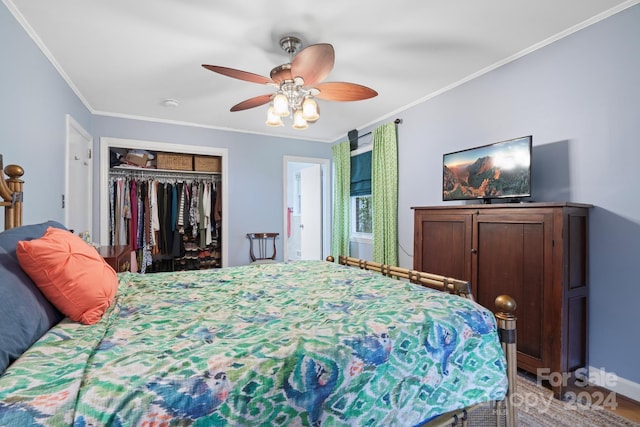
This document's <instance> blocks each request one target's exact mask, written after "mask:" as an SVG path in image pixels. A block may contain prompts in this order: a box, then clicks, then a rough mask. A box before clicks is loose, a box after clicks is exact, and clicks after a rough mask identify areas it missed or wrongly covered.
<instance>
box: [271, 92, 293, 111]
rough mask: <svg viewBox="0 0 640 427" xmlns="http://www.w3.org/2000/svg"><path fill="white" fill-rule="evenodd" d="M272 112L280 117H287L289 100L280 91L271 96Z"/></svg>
mask: <svg viewBox="0 0 640 427" xmlns="http://www.w3.org/2000/svg"><path fill="white" fill-rule="evenodd" d="M273 114H275V115H276V116H280V117H287V116H288V115H289V100H288V99H287V97H286V95H285V94H284V93H282V92H280V93H278V94H277V95H276V96H275V97H274V98H273Z"/></svg>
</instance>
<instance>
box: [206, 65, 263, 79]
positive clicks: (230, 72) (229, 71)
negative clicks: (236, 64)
mask: <svg viewBox="0 0 640 427" xmlns="http://www.w3.org/2000/svg"><path fill="white" fill-rule="evenodd" d="M202 66H203V67H204V68H206V69H207V70H210V71H213V72H214V73H218V74H222V75H224V76H228V77H233V78H234V79H239V80H244V81H247V82H252V83H259V84H269V83H273V80H271V79H270V78H269V77H265V76H261V75H259V74H253V73H250V72H248V71H242V70H236V69H235V68H228V67H220V66H218V65H207V64H202Z"/></svg>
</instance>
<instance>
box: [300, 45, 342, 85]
mask: <svg viewBox="0 0 640 427" xmlns="http://www.w3.org/2000/svg"><path fill="white" fill-rule="evenodd" d="M334 61H335V52H334V50H333V46H331V45H330V44H328V43H320V44H312V45H311V46H309V47H306V48H304V49H302V50H301V51H300V53H298V54H297V55H296V56H295V58H293V61H292V62H291V75H292V76H293V77H294V78H295V77H302V78H303V79H304V84H305V86H311V85H314V84H316V83H318V82H321V81H322V80H324V79H325V78H327V76H328V75H329V73H330V72H331V70H332V69H333V63H334Z"/></svg>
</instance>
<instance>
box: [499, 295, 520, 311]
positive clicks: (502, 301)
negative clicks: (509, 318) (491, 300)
mask: <svg viewBox="0 0 640 427" xmlns="http://www.w3.org/2000/svg"><path fill="white" fill-rule="evenodd" d="M516 307H517V304H516V300H514V299H513V298H511V297H510V296H509V295H498V297H497V298H496V308H497V309H498V312H501V313H506V314H512V313H513V312H514V311H516Z"/></svg>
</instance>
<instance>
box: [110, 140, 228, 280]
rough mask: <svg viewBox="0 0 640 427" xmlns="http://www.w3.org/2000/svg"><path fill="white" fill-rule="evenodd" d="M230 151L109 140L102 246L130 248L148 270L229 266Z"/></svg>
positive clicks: (141, 267) (159, 143) (148, 142)
mask: <svg viewBox="0 0 640 427" xmlns="http://www.w3.org/2000/svg"><path fill="white" fill-rule="evenodd" d="M227 155H228V154H227V149H226V148H213V147H201V146H190V145H182V144H170V143H163V142H153V141H138V140H130V139H119V138H101V139H100V160H99V161H100V191H99V193H100V222H99V223H100V245H102V246H119V245H128V246H130V247H131V250H132V251H133V252H134V254H135V255H136V256H135V257H132V260H135V261H137V262H136V264H138V265H137V271H138V272H142V273H145V272H159V271H179V270H193V269H205V268H216V267H225V266H227V265H228V257H227V253H228V236H227V229H228V224H227V222H228V215H227V206H228V203H227V198H228V191H227V179H226V178H227ZM154 219H155V220H154Z"/></svg>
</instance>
